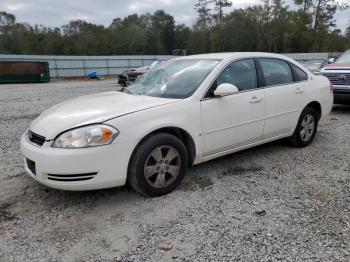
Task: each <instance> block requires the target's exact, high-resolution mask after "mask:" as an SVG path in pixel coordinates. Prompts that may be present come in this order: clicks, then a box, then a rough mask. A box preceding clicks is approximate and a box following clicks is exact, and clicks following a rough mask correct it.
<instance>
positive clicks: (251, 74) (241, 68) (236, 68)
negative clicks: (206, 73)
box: [216, 59, 257, 91]
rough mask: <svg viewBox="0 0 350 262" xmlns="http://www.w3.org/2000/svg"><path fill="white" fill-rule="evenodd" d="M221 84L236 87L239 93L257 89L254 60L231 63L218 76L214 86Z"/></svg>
mask: <svg viewBox="0 0 350 262" xmlns="http://www.w3.org/2000/svg"><path fill="white" fill-rule="evenodd" d="M223 83H228V84H233V85H235V86H237V88H238V90H239V91H246V90H250V89H255V88H257V77H256V69H255V63H254V59H244V60H240V61H237V62H233V63H232V64H230V65H229V66H228V67H226V69H225V70H224V71H223V72H222V73H221V74H220V75H219V77H218V78H217V80H216V85H217V86H218V85H220V84H223Z"/></svg>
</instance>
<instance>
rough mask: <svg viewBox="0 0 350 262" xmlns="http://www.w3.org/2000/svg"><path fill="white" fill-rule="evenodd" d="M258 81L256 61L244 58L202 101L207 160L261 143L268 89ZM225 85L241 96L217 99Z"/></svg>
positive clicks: (222, 77) (235, 63) (221, 76)
mask: <svg viewBox="0 0 350 262" xmlns="http://www.w3.org/2000/svg"><path fill="white" fill-rule="evenodd" d="M257 79H258V78H257V70H256V65H255V61H254V59H243V60H239V61H235V62H233V63H232V64H230V65H229V66H227V67H226V69H225V70H224V71H223V72H222V73H221V74H220V75H219V76H218V78H217V79H216V81H215V82H214V84H213V86H212V87H211V88H210V89H209V91H208V93H207V94H206V96H205V98H204V99H203V100H202V102H201V112H202V130H203V140H204V141H203V142H204V152H203V158H204V159H205V158H207V159H210V158H214V157H215V156H218V155H223V154H225V153H229V152H230V151H233V150H234V149H238V148H240V147H244V146H246V145H249V144H253V143H256V142H259V141H261V140H262V136H263V131H264V117H265V90H264V89H263V88H259V85H258V80H257ZM222 83H230V84H234V85H235V86H236V87H237V88H238V90H239V93H237V94H233V95H228V96H224V97H214V95H213V93H214V90H215V89H216V87H217V86H219V85H220V84H222Z"/></svg>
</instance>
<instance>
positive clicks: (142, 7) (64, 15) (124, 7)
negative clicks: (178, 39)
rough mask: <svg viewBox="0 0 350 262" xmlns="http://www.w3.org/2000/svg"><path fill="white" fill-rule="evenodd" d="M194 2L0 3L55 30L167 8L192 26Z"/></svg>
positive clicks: (248, 0)
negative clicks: (71, 23)
mask: <svg viewBox="0 0 350 262" xmlns="http://www.w3.org/2000/svg"><path fill="white" fill-rule="evenodd" d="M343 1H344V0H343ZM346 1H349V0H346ZM195 2H197V0H129V1H127V0H99V1H96V0H84V1H83V0H0V11H5V12H9V13H12V14H14V15H16V17H17V21H18V22H27V23H29V24H31V25H34V24H43V25H46V26H50V27H54V26H61V25H63V24H65V23H68V22H69V21H70V20H73V19H84V20H86V21H89V22H91V23H95V24H103V25H105V26H108V25H110V23H111V21H112V20H113V18H116V17H121V18H123V17H125V16H127V15H129V14H133V13H138V14H144V13H146V12H151V13H152V12H154V11H155V10H158V9H164V10H165V11H166V12H167V13H170V14H171V15H173V16H174V17H175V20H176V23H177V24H180V23H185V24H187V25H192V23H193V21H194V18H195V16H196V14H195V11H194V9H193V6H194V3H195ZM232 2H233V3H234V5H233V6H232V8H231V9H234V8H240V7H245V6H249V5H254V4H257V3H259V2H260V0H234V1H232ZM287 2H292V0H287ZM336 22H337V25H338V27H339V28H341V29H342V30H344V29H345V28H346V27H347V26H348V25H350V9H347V10H345V11H338V12H337V14H336Z"/></svg>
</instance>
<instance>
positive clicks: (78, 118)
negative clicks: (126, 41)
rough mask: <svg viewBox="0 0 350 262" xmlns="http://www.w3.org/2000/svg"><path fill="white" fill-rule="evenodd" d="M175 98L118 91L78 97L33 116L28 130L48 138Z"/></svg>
mask: <svg viewBox="0 0 350 262" xmlns="http://www.w3.org/2000/svg"><path fill="white" fill-rule="evenodd" d="M176 101H179V100H178V99H168V98H158V97H150V96H139V95H132V94H126V93H122V92H117V91H111V92H104V93H98V94H93V95H87V96H82V97H78V98H75V99H72V100H68V101H66V102H63V103H60V104H58V105H55V106H53V107H51V108H50V109H48V110H46V111H45V112H43V113H42V114H41V115H40V116H39V117H38V118H37V119H35V120H34V121H33V122H32V124H31V126H30V130H32V131H33V132H34V133H37V134H39V135H41V136H45V137H46V139H47V140H51V139H54V138H55V137H56V136H57V135H58V134H59V133H62V132H64V131H66V130H69V129H71V128H74V127H78V126H83V125H88V124H93V123H101V122H104V121H106V120H109V119H111V118H115V117H120V116H123V115H126V114H130V113H133V112H137V111H141V110H146V109H149V108H152V107H157V106H161V105H165V104H169V103H174V102H176Z"/></svg>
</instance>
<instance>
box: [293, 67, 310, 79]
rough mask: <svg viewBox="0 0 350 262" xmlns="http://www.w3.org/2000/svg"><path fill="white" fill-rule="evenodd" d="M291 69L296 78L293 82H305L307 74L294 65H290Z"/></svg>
mask: <svg viewBox="0 0 350 262" xmlns="http://www.w3.org/2000/svg"><path fill="white" fill-rule="evenodd" d="M290 65H291V67H292V68H293V70H294V72H295V75H296V78H297V79H295V81H305V80H307V79H308V77H307V74H306V73H305V72H304V71H303V70H301V69H300V68H299V67H297V66H296V65H293V64H290Z"/></svg>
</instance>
